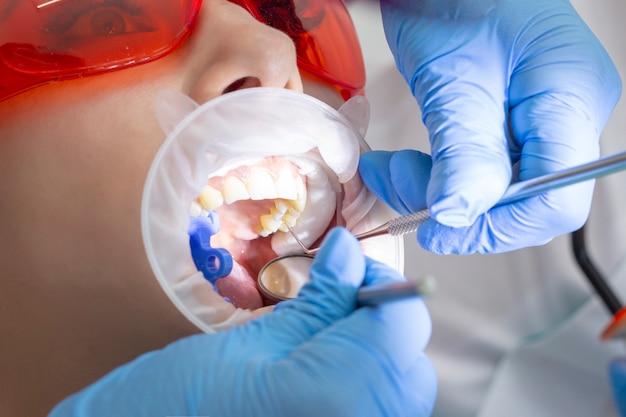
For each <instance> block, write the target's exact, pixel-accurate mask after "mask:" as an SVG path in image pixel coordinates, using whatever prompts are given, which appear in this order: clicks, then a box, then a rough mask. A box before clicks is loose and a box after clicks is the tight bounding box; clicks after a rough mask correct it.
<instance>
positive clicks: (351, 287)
mask: <svg viewBox="0 0 626 417" xmlns="http://www.w3.org/2000/svg"><path fill="white" fill-rule="evenodd" d="M310 275H311V277H310V278H311V279H310V281H309V282H308V283H307V284H306V285H304V286H303V288H302V289H301V290H300V292H299V294H298V297H296V298H294V299H292V300H288V301H284V302H282V303H279V304H278V305H277V306H276V307H275V309H274V312H273V313H272V314H269V315H267V316H264V317H261V318H260V319H258V320H255V321H256V322H259V323H261V325H262V326H263V328H264V329H263V332H264V337H271V338H274V339H275V340H276V342H283V343H284V345H285V346H289V347H290V346H295V345H297V344H299V343H302V342H304V341H305V340H307V339H309V338H310V337H311V336H312V335H314V334H315V333H317V332H319V331H320V330H322V329H324V328H325V327H327V326H329V325H331V324H332V323H333V322H335V321H336V320H339V319H341V318H343V317H345V316H347V315H349V314H350V313H351V312H352V311H353V310H354V309H355V308H356V292H357V289H358V288H359V287H360V286H361V283H362V282H363V277H364V275H365V256H364V255H363V252H362V250H361V247H360V246H359V244H358V242H357V240H356V239H355V237H354V236H353V235H352V234H351V233H350V232H348V231H347V230H346V229H344V228H340V227H338V228H335V229H333V230H331V231H330V232H329V233H328V235H327V236H326V238H325V239H324V241H323V242H322V245H321V248H320V251H319V252H318V253H317V255H316V256H315V260H314V262H313V264H312V266H311V271H310Z"/></svg>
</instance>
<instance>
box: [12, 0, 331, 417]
mask: <svg viewBox="0 0 626 417" xmlns="http://www.w3.org/2000/svg"><path fill="white" fill-rule="evenodd" d="M16 4H17V6H16V9H19V7H20V6H19V3H16ZM268 45H271V47H268ZM256 86H269V87H281V88H287V89H293V90H296V91H302V90H304V91H305V92H307V93H310V94H313V95H316V96H318V97H319V98H321V99H323V100H324V101H326V102H328V103H329V104H331V105H332V106H334V107H337V106H339V105H340V104H341V103H342V102H343V100H342V98H341V97H340V96H339V95H338V94H337V93H336V92H335V91H334V90H333V89H331V88H327V87H325V86H324V85H322V84H319V83H318V84H316V83H315V82H311V81H305V82H304V83H303V82H302V79H301V77H300V74H299V72H298V67H297V65H296V55H295V50H294V47H293V44H292V42H291V40H290V39H289V38H288V37H287V36H286V35H284V34H283V33H281V32H279V31H277V30H275V29H272V28H270V27H268V26H265V25H263V24H261V23H259V22H258V21H256V20H255V19H254V18H252V17H251V16H250V15H249V14H248V13H247V12H246V11H244V10H243V9H242V8H240V7H239V6H237V5H235V4H233V3H230V2H228V1H226V0H205V1H204V4H203V6H202V10H201V15H200V19H199V22H198V25H197V27H196V28H195V30H194V32H193V33H192V35H191V37H190V38H189V39H188V40H187V41H186V42H185V43H184V44H183V46H182V47H180V48H179V49H177V50H176V51H175V52H173V53H172V54H171V55H168V56H167V57H165V58H162V59H159V60H157V61H154V62H151V63H149V64H145V65H140V66H136V67H133V68H130V69H126V70H123V71H117V72H112V73H108V74H104V75H99V76H95V77H88V78H85V79H76V80H67V81H62V82H58V83H55V84H48V85H45V86H41V87H38V88H36V89H33V90H31V91H28V92H25V93H22V94H20V95H18V96H15V97H13V98H11V99H9V100H6V101H4V102H2V103H0V190H1V193H2V199H0V230H2V232H1V233H0V265H1V268H2V278H1V279H0V305H2V306H3V311H5V312H8V313H6V314H5V313H3V314H2V319H1V320H0V332H2V334H3V339H4V340H11V341H12V342H11V345H10V346H8V347H7V349H6V351H4V350H3V352H2V355H0V358H1V359H0V368H2V369H5V370H7V372H3V374H4V375H3V377H1V378H0V379H1V380H0V392H5V393H10V394H9V395H8V397H10V398H11V401H13V402H16V403H19V404H21V405H20V407H21V408H20V412H22V413H24V410H26V409H29V407H32V406H33V404H31V403H29V401H28V398H27V396H21V395H19V393H23V392H29V393H30V394H29V396H32V395H33V393H36V395H37V396H38V397H39V398H40V399H41V401H40V402H39V405H35V407H37V406H39V407H43V408H45V407H46V406H50V405H51V404H52V403H53V402H55V401H59V400H60V399H61V398H62V397H63V396H65V395H68V394H69V393H70V392H71V391H72V390H75V389H78V388H79V387H81V386H83V385H84V384H86V383H88V382H90V381H92V380H93V379H94V378H97V377H99V376H101V375H102V374H103V373H104V372H106V371H108V370H110V369H111V368H112V367H114V366H116V365H119V364H121V363H123V362H125V361H128V360H131V359H132V358H133V357H135V356H136V355H137V354H139V353H141V352H144V351H146V350H150V349H154V348H158V347H160V346H162V345H163V344H165V343H167V342H169V341H172V340H174V339H176V338H179V337H181V336H184V335H187V334H190V333H194V332H196V331H197V329H196V328H195V327H194V326H193V325H191V324H190V323H188V322H187V320H186V319H185V318H184V317H183V316H182V315H181V314H180V313H179V312H178V311H177V310H176V309H175V307H174V306H173V305H172V304H171V302H170V301H169V300H168V299H167V297H166V296H165V295H164V293H163V291H162V289H161V288H160V287H159V284H158V283H157V281H156V280H155V278H154V275H153V273H152V270H151V267H150V265H149V263H148V260H147V258H146V254H145V249H144V246H143V242H142V235H141V230H140V206H141V198H142V190H143V186H144V182H145V179H146V175H147V173H148V170H149V167H150V164H151V162H152V160H153V158H154V156H155V153H156V152H157V150H158V148H159V146H160V145H161V144H162V143H163V141H164V139H165V133H164V132H163V131H162V129H161V128H160V127H159V124H158V122H157V120H156V118H155V115H154V113H153V98H154V96H155V93H157V92H158V91H161V90H163V89H174V90H177V91H180V92H182V93H184V94H186V95H189V96H190V97H191V98H193V99H194V100H196V101H197V102H199V103H203V102H206V101H208V100H211V99H212V98H215V97H217V96H219V95H220V94H223V93H224V92H226V91H229V90H233V89H239V88H247V87H256ZM41 350H43V351H45V354H42V353H41ZM16 375H30V376H29V377H27V378H22V379H20V378H16V377H15V376H16ZM33 375H34V376H33ZM5 376H10V377H8V378H5ZM61 377H62V381H63V382H62V383H61V382H60V381H61V379H58V378H61ZM33 381H35V382H33ZM29 384H30V385H29ZM27 386H28V389H26V387H27ZM20 399H22V400H20ZM8 401H9V399H8V398H0V408H3V407H2V405H3V403H5V404H6V403H7V402H8ZM15 407H16V408H17V407H18V406H15ZM9 408H10V407H9ZM30 414H31V415H32V414H34V413H30Z"/></svg>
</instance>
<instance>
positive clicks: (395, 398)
mask: <svg viewBox="0 0 626 417" xmlns="http://www.w3.org/2000/svg"><path fill="white" fill-rule="evenodd" d="M311 278H312V282H311V283H309V284H307V285H306V286H305V287H304V288H303V289H302V291H301V292H300V294H299V296H298V298H296V299H293V300H290V301H286V302H283V303H280V304H279V305H278V306H276V308H275V310H274V312H272V313H270V314H268V315H265V316H263V317H261V318H259V319H256V320H253V321H250V322H248V323H246V324H245V325H242V326H239V327H235V328H233V329H231V330H229V331H223V332H219V333H215V334H211V335H197V336H192V337H188V338H185V339H182V340H180V341H178V342H175V343H172V344H171V345H169V346H167V347H166V348H164V349H162V350H159V351H154V352H150V353H147V354H145V355H143V356H141V357H139V358H138V359H136V360H134V361H133V362H131V363H129V364H127V365H125V366H122V367H120V368H118V369H116V370H114V371H113V372H111V373H110V374H108V375H106V376H105V377H104V378H102V379H101V380H99V381H98V382H96V383H94V384H93V385H90V386H89V387H87V388H86V389H84V390H83V391H80V392H79V393H77V394H74V395H73V396H71V397H69V398H67V399H66V400H64V401H63V402H62V403H60V404H59V405H58V406H57V407H56V408H55V409H54V411H53V412H52V413H51V414H50V417H66V416H74V417H87V416H88V417H100V416H102V417H105V416H106V417H110V416H116V417H122V416H132V417H141V416H149V417H161V416H215V417H229V416H230V417H247V416H263V417H265V416H272V417H281V416H285V417H287V416H289V417H293V416H305V417H306V416H316V417H317V416H342V417H345V416H359V417H362V416H412V417H415V416H428V415H429V414H430V412H431V410H432V407H433V403H434V400H435V394H436V377H435V372H434V369H433V367H432V365H431V363H430V361H429V360H428V358H427V357H426V356H425V355H424V353H423V349H424V347H425V345H426V343H427V341H428V339H429V337H430V330H431V322H430V316H429V314H428V311H427V310H426V307H425V305H424V303H423V302H422V301H421V300H419V299H412V300H406V301H398V302H391V303H388V304H386V305H383V306H379V307H366V308H360V309H356V305H355V303H356V292H357V288H358V287H359V286H361V285H362V283H364V285H370V284H378V283H384V282H394V281H400V280H402V279H403V278H402V277H401V276H400V275H399V274H398V273H397V272H395V271H393V270H392V269H390V268H388V267H386V266H384V265H382V264H380V263H376V262H373V261H371V260H369V259H367V258H365V257H364V256H363V253H362V252H361V249H360V247H359V245H358V243H357V242H356V240H355V239H354V237H353V236H352V235H351V234H349V233H348V232H346V231H345V230H344V229H334V230H332V231H331V233H330V234H329V235H328V237H327V238H326V240H325V243H324V244H323V246H322V249H321V250H320V252H319V254H318V255H317V257H316V259H315V262H314V264H313V267H312V270H311Z"/></svg>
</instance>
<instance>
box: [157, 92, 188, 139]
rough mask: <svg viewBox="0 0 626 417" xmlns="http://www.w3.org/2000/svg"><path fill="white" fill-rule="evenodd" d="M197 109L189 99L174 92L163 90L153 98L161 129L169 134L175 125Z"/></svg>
mask: <svg viewBox="0 0 626 417" xmlns="http://www.w3.org/2000/svg"><path fill="white" fill-rule="evenodd" d="M198 107H199V104H198V103H196V102H195V101H194V100H193V99H192V98H191V97H189V96H186V95H185V94H183V93H180V92H178V91H174V90H163V91H160V92H158V93H157V94H156V96H155V98H154V112H155V114H156V117H157V120H158V121H159V124H160V125H161V129H163V130H164V131H165V133H166V134H168V135H169V134H170V133H171V132H172V131H173V130H174V128H175V127H176V125H178V124H179V123H180V122H181V121H182V120H183V119H184V118H185V117H187V116H188V115H189V114H190V113H192V112H193V111H194V110H195V109H197V108H198Z"/></svg>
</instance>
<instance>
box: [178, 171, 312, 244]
mask: <svg viewBox="0 0 626 417" xmlns="http://www.w3.org/2000/svg"><path fill="white" fill-rule="evenodd" d="M220 186H221V187H220ZM306 199H307V190H306V186H305V184H304V180H303V179H302V177H301V176H300V175H298V174H297V173H295V170H294V169H293V168H290V167H287V166H283V167H282V168H281V169H280V171H279V172H278V174H273V173H272V172H270V171H268V170H267V169H266V168H263V167H250V168H249V172H248V173H247V175H246V176H245V178H243V179H242V178H240V177H239V176H237V175H235V174H234V173H229V174H226V176H225V177H219V178H212V179H210V180H209V184H208V185H205V186H204V189H203V190H202V192H201V194H200V196H199V197H198V200H197V202H194V203H192V207H191V210H190V212H191V215H193V216H199V215H201V214H202V213H203V212H204V213H208V212H209V211H212V210H215V209H216V208H218V207H220V206H222V205H223V204H232V203H234V202H236V201H241V200H275V201H274V207H273V208H271V209H270V212H269V213H260V216H259V225H258V226H257V228H256V230H255V232H256V233H257V234H259V235H260V236H268V235H270V234H272V233H274V232H276V231H277V230H281V231H285V232H286V231H287V226H289V227H294V226H295V224H296V221H297V219H298V218H299V217H300V214H301V212H302V210H303V209H304V207H305V205H306Z"/></svg>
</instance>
